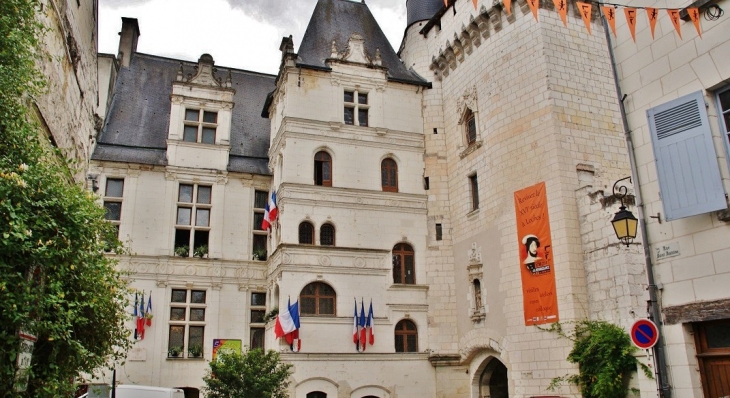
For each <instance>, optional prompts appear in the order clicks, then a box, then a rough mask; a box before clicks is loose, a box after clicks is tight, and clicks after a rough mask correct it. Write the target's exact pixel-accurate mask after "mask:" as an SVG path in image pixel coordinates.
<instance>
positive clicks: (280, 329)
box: [274, 301, 302, 352]
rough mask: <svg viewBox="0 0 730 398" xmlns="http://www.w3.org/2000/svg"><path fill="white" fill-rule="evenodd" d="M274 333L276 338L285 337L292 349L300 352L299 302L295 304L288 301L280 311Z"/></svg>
mask: <svg viewBox="0 0 730 398" xmlns="http://www.w3.org/2000/svg"><path fill="white" fill-rule="evenodd" d="M274 334H275V335H276V338H277V339H279V338H282V337H284V338H285V339H286V342H287V343H289V345H290V346H291V348H292V351H294V352H298V351H299V350H300V349H301V348H302V341H301V340H300V339H299V302H298V301H297V302H295V303H294V305H290V304H289V303H287V306H286V308H282V309H281V311H279V315H278V316H277V317H276V324H275V325H274Z"/></svg>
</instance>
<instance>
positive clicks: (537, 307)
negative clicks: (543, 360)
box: [514, 182, 560, 326]
mask: <svg viewBox="0 0 730 398" xmlns="http://www.w3.org/2000/svg"><path fill="white" fill-rule="evenodd" d="M514 196H515V215H516V217H517V240H518V242H517V243H518V246H519V248H520V249H519V252H520V256H519V257H520V264H519V267H520V273H521V275H522V299H523V304H524V310H525V325H527V326H530V325H540V324H544V323H553V322H557V321H559V320H560V318H559V316H558V297H557V293H556V291H555V272H554V271H555V270H554V265H553V256H552V239H551V237H550V218H549V217H548V206H547V196H546V192H545V183H544V182H541V183H539V184H536V185H533V186H531V187H528V188H525V189H522V190H519V191H517V192H515V195H514Z"/></svg>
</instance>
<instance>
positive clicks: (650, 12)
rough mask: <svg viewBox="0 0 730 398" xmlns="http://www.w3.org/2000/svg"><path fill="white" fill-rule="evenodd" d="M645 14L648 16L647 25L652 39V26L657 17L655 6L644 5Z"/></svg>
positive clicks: (653, 26) (654, 24) (657, 12)
mask: <svg viewBox="0 0 730 398" xmlns="http://www.w3.org/2000/svg"><path fill="white" fill-rule="evenodd" d="M646 16H647V17H649V27H650V28H651V38H652V40H653V39H654V28H655V27H656V21H657V20H658V19H659V11H658V10H657V9H656V8H651V7H646Z"/></svg>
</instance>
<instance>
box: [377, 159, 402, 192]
mask: <svg viewBox="0 0 730 398" xmlns="http://www.w3.org/2000/svg"><path fill="white" fill-rule="evenodd" d="M380 181H381V185H382V186H383V191H384V192H398V165H397V164H396V163H395V160H393V159H391V158H387V159H383V161H382V162H381V163H380Z"/></svg>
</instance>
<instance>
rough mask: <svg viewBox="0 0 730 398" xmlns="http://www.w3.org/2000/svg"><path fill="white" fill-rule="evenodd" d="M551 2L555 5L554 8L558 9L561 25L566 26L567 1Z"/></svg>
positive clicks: (555, 0)
mask: <svg viewBox="0 0 730 398" xmlns="http://www.w3.org/2000/svg"><path fill="white" fill-rule="evenodd" d="M553 4H554V5H555V9H556V10H557V11H558V14H560V19H562V20H563V25H565V27H566V28H567V27H568V19H567V18H568V2H567V0H553Z"/></svg>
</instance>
